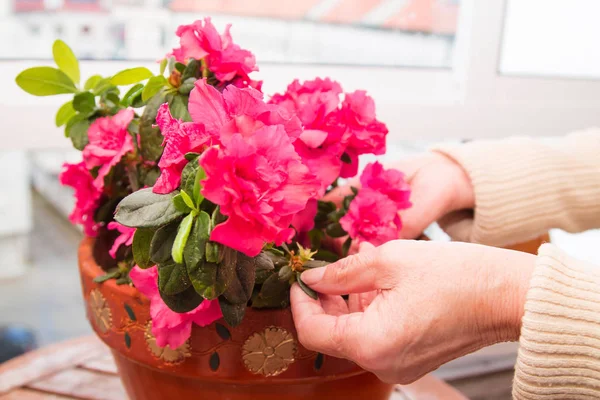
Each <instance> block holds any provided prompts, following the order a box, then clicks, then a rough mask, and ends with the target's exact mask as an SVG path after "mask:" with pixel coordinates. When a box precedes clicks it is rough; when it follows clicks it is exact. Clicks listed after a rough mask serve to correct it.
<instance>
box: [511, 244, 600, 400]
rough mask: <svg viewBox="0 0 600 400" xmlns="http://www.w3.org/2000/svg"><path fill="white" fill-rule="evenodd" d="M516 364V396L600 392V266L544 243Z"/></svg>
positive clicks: (578, 396)
mask: <svg viewBox="0 0 600 400" xmlns="http://www.w3.org/2000/svg"><path fill="white" fill-rule="evenodd" d="M515 370H516V372H515V380H514V384H513V397H514V398H515V399H518V400H521V399H522V400H525V399H527V400H530V399H531V400H538V399H539V400H542V399H543V400H548V399H561V400H562V399H573V400H575V399H598V398H600V267H598V266H593V265H590V264H587V263H584V262H581V261H577V260H575V259H573V258H571V257H569V256H567V255H565V254H563V253H562V252H561V251H560V250H558V249H557V248H555V247H554V246H552V245H550V244H545V245H543V246H542V247H540V251H539V256H538V258H537V260H536V267H535V270H534V273H533V276H532V279H531V283H530V288H529V291H528V293H527V301H526V304H525V315H524V317H523V326H522V328H521V339H520V349H519V357H518V359H517V365H516V367H515Z"/></svg>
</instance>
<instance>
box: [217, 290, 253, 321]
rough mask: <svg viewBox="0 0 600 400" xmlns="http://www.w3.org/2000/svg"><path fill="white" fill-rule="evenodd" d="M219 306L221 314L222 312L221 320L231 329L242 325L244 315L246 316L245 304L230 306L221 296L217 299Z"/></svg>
mask: <svg viewBox="0 0 600 400" xmlns="http://www.w3.org/2000/svg"><path fill="white" fill-rule="evenodd" d="M219 305H220V306H221V312H223V319H225V322H227V323H228V324H229V326H231V327H234V328H235V327H236V326H238V325H239V324H241V323H242V320H243V319H244V314H246V304H231V303H230V302H228V301H227V300H226V299H224V298H223V297H222V296H221V297H219Z"/></svg>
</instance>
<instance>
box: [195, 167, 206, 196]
mask: <svg viewBox="0 0 600 400" xmlns="http://www.w3.org/2000/svg"><path fill="white" fill-rule="evenodd" d="M204 179H206V172H205V171H204V168H202V166H200V165H198V170H197V171H196V177H195V178H194V189H193V192H192V196H193V198H194V201H195V202H196V204H198V206H200V204H202V202H203V201H204V196H202V193H200V189H202V184H201V183H200V181H203V180H204Z"/></svg>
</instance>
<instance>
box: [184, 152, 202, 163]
mask: <svg viewBox="0 0 600 400" xmlns="http://www.w3.org/2000/svg"><path fill="white" fill-rule="evenodd" d="M199 156H200V153H192V152H190V153H185V156H184V157H185V159H186V160H188V161H192V160H193V159H195V158H198V157H199Z"/></svg>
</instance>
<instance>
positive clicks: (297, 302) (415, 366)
mask: <svg viewBox="0 0 600 400" xmlns="http://www.w3.org/2000/svg"><path fill="white" fill-rule="evenodd" d="M368 247H370V248H368ZM534 258H535V257H534V256H533V255H530V254H526V253H520V252H516V251H511V250H504V249H498V248H492V247H487V246H481V245H475V244H468V243H446V242H430V241H408V240H396V241H392V242H388V243H386V244H384V245H382V246H380V247H378V248H373V247H372V246H369V245H364V244H363V246H361V252H359V253H358V254H356V255H353V256H349V257H347V258H345V259H342V260H340V261H338V262H336V263H334V264H330V265H328V266H327V267H324V268H318V269H313V270H308V271H306V272H304V273H303V274H302V280H303V281H304V283H306V284H307V285H309V286H310V287H311V288H313V289H314V290H316V291H317V292H319V293H320V294H319V300H313V299H311V298H310V297H308V296H307V295H306V294H304V293H303V291H302V289H300V288H299V287H298V286H297V285H294V287H292V294H291V299H292V312H293V314H294V321H295V324H296V329H297V331H298V338H299V340H300V342H301V343H302V344H303V345H304V346H305V347H306V348H308V349H311V350H314V351H318V352H321V353H324V354H328V355H331V356H335V357H340V358H347V359H350V360H352V361H354V362H356V363H357V364H358V365H360V366H361V367H362V368H364V369H366V370H368V371H371V372H373V373H375V374H376V375H377V376H378V377H379V378H380V379H382V380H384V381H386V382H390V383H402V384H407V383H410V382H413V381H415V380H417V379H418V378H420V377H421V376H423V375H425V374H426V373H428V372H430V371H433V370H435V369H436V368H438V367H439V366H440V365H442V364H444V363H446V362H448V361H450V360H452V359H455V358H457V357H460V356H462V355H464V354H467V353H470V352H473V351H475V350H477V349H480V348H482V347H485V346H487V345H491V344H494V343H497V342H501V341H513V340H518V337H519V331H520V326H521V318H522V315H523V307H524V303H525V295H526V292H527V289H528V286H529V279H530V276H531V273H532V270H533V266H534ZM342 294H351V295H350V298H349V300H348V302H346V301H344V299H343V298H342V297H341V296H340V295H342Z"/></svg>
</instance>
